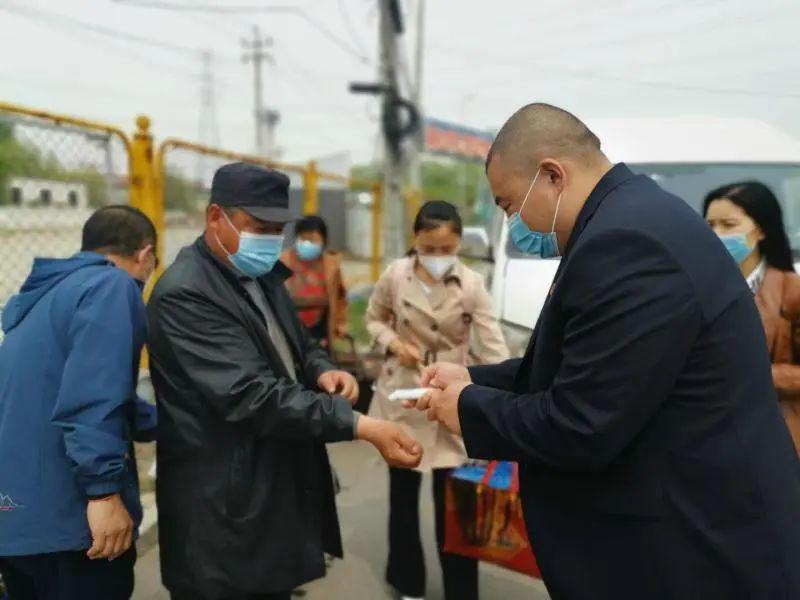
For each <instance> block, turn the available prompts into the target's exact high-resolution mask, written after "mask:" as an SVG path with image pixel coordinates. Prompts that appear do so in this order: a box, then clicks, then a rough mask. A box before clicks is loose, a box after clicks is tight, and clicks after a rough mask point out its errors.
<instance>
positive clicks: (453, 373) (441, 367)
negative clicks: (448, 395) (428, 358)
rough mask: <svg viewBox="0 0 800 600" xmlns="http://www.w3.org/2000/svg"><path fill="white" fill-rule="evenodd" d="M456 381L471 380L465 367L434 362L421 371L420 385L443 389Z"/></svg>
mask: <svg viewBox="0 0 800 600" xmlns="http://www.w3.org/2000/svg"><path fill="white" fill-rule="evenodd" d="M456 381H466V382H471V381H472V378H471V377H470V376H469V371H467V368H466V367H464V366H461V365H457V364H454V363H445V362H440V363H434V364H432V365H431V366H430V367H427V368H426V369H425V370H424V371H422V380H421V381H420V386H421V387H435V388H439V389H440V390H443V389H444V388H446V387H447V386H448V385H450V384H451V383H454V382H456Z"/></svg>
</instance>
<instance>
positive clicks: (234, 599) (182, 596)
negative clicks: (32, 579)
mask: <svg viewBox="0 0 800 600" xmlns="http://www.w3.org/2000/svg"><path fill="white" fill-rule="evenodd" d="M169 597H170V598H171V599H172V600H291V597H292V594H291V592H285V593H282V594H245V595H244V596H225V597H224V598H213V599H212V598H209V597H207V596H203V594H202V592H200V593H198V592H192V591H183V590H182V591H179V592H170V594H169ZM12 600H13V599H12Z"/></svg>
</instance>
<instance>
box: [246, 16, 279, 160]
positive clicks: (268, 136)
mask: <svg viewBox="0 0 800 600" xmlns="http://www.w3.org/2000/svg"><path fill="white" fill-rule="evenodd" d="M242 47H243V48H244V54H243V56H242V60H243V61H244V62H245V63H248V62H249V63H252V64H253V117H254V121H255V143H256V153H257V154H258V155H260V156H265V157H267V158H269V157H270V156H271V155H272V153H273V151H274V148H275V128H276V127H277V124H278V121H279V120H280V113H278V111H275V110H269V109H267V108H266V107H265V106H264V88H263V82H262V75H263V72H262V66H263V63H264V61H269V62H273V58H272V55H271V54H270V53H269V52H268V51H267V48H270V47H272V39H271V38H269V37H262V35H261V30H260V29H259V27H258V25H254V26H253V39H252V40H247V39H244V38H243V39H242Z"/></svg>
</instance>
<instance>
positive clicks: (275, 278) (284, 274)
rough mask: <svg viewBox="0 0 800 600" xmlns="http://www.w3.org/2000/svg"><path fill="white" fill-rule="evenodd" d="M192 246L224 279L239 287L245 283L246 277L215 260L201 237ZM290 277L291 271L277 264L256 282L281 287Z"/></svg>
mask: <svg viewBox="0 0 800 600" xmlns="http://www.w3.org/2000/svg"><path fill="white" fill-rule="evenodd" d="M194 245H195V247H196V248H197V251H198V252H199V253H200V256H202V257H203V258H204V259H206V260H207V261H209V262H211V263H212V264H213V265H215V266H216V267H217V268H218V269H219V270H220V272H221V273H222V275H223V276H224V277H225V278H226V279H228V280H229V281H231V282H232V283H236V284H238V285H241V283H242V281H247V279H248V278H247V277H245V276H244V275H242V274H240V273H239V272H238V271H236V270H235V269H234V268H233V267H232V266H230V265H229V264H227V263H225V262H224V261H221V260H220V259H219V258H217V256H216V255H215V254H214V253H213V252H212V251H211V248H209V247H208V244H206V240H205V238H204V237H203V236H202V235H201V236H200V237H199V238H197V241H196V242H195V243H194ZM291 276H292V270H291V269H289V268H288V267H287V266H286V265H284V264H283V263H282V262H278V263H277V264H276V265H275V268H273V269H272V271H270V272H269V273H267V274H266V275H263V276H261V277H259V278H258V279H257V281H260V282H261V283H264V284H266V285H283V283H284V282H285V281H286V280H287V279H289V277H291Z"/></svg>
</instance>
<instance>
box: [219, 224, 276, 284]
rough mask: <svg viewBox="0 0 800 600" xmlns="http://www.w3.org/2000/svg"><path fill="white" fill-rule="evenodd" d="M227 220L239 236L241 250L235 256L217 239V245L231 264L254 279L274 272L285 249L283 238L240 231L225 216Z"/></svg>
mask: <svg viewBox="0 0 800 600" xmlns="http://www.w3.org/2000/svg"><path fill="white" fill-rule="evenodd" d="M223 214H224V213H223ZM225 220H226V221H228V225H230V226H231V228H232V229H233V230H234V231H235V232H236V233H238V234H239V249H238V250H237V251H236V252H234V253H233V254H230V253H229V252H228V251H227V250H225V246H223V245H222V243H221V242H220V241H219V238H217V243H219V245H220V247H221V248H222V249H223V250H224V251H225V254H227V255H228V258H229V259H230V261H231V264H233V266H234V267H236V268H237V269H238V270H239V271H240V272H241V273H242V274H243V275H246V276H247V277H252V278H253V279H255V278H256V277H261V276H262V275H266V274H267V273H269V272H270V271H272V269H273V268H274V267H275V264H276V263H277V262H278V259H279V258H280V255H281V250H282V249H283V236H282V235H270V234H260V233H250V232H247V231H239V230H238V229H236V227H234V226H233V223H231V220H230V219H229V218H228V215H225Z"/></svg>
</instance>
